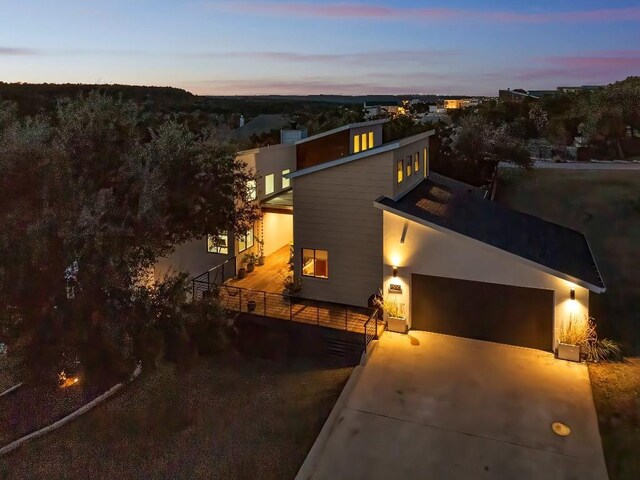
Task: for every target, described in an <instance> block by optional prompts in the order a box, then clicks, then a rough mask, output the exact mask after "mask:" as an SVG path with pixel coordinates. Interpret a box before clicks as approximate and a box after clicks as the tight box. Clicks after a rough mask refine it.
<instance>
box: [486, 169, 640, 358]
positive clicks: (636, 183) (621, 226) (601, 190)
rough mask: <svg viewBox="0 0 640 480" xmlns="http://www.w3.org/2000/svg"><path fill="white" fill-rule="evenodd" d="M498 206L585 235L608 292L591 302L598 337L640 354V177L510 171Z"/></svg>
mask: <svg viewBox="0 0 640 480" xmlns="http://www.w3.org/2000/svg"><path fill="white" fill-rule="evenodd" d="M496 200H497V201H499V202H502V203H504V204H506V205H508V206H510V207H512V208H515V209H516V210H521V211H523V212H527V213H531V214H533V215H537V216H540V217H542V218H545V219H547V220H550V221H553V222H557V223H560V224H563V225H566V226H568V227H571V228H574V229H576V230H580V231H582V232H584V233H585V234H586V236H587V240H588V241H589V244H590V245H591V249H592V250H593V254H594V256H595V258H596V261H597V263H598V267H599V268H600V272H601V274H602V276H603V279H604V282H605V284H606V286H607V291H606V292H605V293H604V294H602V295H597V294H592V295H591V297H590V313H591V314H592V315H593V316H594V317H595V318H596V321H597V324H598V334H599V336H600V337H601V338H604V337H609V338H613V339H614V340H617V341H620V342H622V343H623V344H624V345H625V347H626V348H627V353H630V352H633V353H635V354H638V353H640V171H602V170H560V169H544V170H543V169H540V170H529V171H526V170H522V169H513V168H508V169H507V168H505V169H502V170H501V172H500V183H499V185H498V191H497V196H496Z"/></svg>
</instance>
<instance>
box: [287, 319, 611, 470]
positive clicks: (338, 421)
mask: <svg viewBox="0 0 640 480" xmlns="http://www.w3.org/2000/svg"><path fill="white" fill-rule="evenodd" d="M553 421H562V422H564V423H566V424H567V425H569V426H570V428H571V435H570V436H568V437H559V436H557V435H555V434H554V433H553V432H552V430H551V423H552V422H553ZM297 478H299V479H311V478H313V479H390V478H402V479H407V480H411V479H430V478H433V479H445V478H446V479H471V478H473V479H475V478H488V479H511V478H526V479H574V478H575V479H581V480H585V479H606V478H607V473H606V466H605V462H604V456H603V453H602V447H601V444H600V435H599V432H598V425H597V419H596V413H595V408H594V405H593V399H592V395H591V385H590V382H589V376H588V372H587V368H586V366H585V365H581V364H575V363H569V362H564V361H560V360H555V359H554V358H553V356H552V355H551V354H550V353H546V352H542V351H537V350H530V349H526V348H518V347H511V346H507V345H499V344H494V343H488V342H481V341H476V340H468V339H462V338H457V337H449V336H445V335H437V334H431V333H427V332H413V331H412V332H411V333H410V334H409V335H398V334H391V333H386V334H385V335H384V336H383V337H382V339H381V340H380V342H379V344H378V346H377V349H376V350H375V351H374V353H373V355H372V356H371V358H370V360H369V361H368V363H367V364H366V366H364V367H360V369H359V370H358V371H357V373H356V378H355V380H354V381H352V382H350V385H348V388H347V389H345V394H344V395H343V398H341V399H340V401H339V402H338V403H337V404H336V407H335V409H334V412H332V415H331V416H330V418H329V420H328V421H327V424H326V425H325V427H324V428H323V431H322V432H321V434H320V436H319V437H318V440H317V441H316V445H314V447H313V449H312V451H311V452H310V454H309V456H308V457H307V460H306V461H305V464H304V465H303V466H302V468H301V470H300V472H299V474H298V477H297Z"/></svg>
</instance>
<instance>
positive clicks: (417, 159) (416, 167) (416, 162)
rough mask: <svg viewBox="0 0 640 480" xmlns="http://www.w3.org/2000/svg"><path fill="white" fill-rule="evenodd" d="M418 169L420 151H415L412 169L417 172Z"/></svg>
mask: <svg viewBox="0 0 640 480" xmlns="http://www.w3.org/2000/svg"><path fill="white" fill-rule="evenodd" d="M418 170H420V153H419V152H416V153H414V154H413V171H414V172H417V171H418Z"/></svg>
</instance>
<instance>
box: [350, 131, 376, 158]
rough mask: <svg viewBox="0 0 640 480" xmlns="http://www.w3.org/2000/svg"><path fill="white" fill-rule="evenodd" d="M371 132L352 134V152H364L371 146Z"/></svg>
mask: <svg viewBox="0 0 640 480" xmlns="http://www.w3.org/2000/svg"><path fill="white" fill-rule="evenodd" d="M373 144H374V142H373V132H367V133H361V134H360V135H354V136H353V153H358V152H364V151H365V150H369V149H370V148H373Z"/></svg>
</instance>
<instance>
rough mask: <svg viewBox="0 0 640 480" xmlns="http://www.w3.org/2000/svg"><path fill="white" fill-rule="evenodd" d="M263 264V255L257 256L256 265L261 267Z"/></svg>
mask: <svg viewBox="0 0 640 480" xmlns="http://www.w3.org/2000/svg"><path fill="white" fill-rule="evenodd" d="M263 265H264V257H258V266H259V267H261V266H263Z"/></svg>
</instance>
